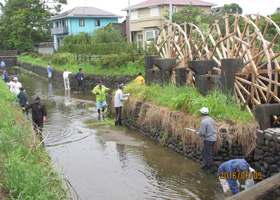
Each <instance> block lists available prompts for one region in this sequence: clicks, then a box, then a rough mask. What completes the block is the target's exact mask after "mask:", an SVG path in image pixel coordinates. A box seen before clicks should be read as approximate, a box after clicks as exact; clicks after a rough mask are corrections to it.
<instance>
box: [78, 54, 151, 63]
mask: <svg viewBox="0 0 280 200" xmlns="http://www.w3.org/2000/svg"><path fill="white" fill-rule="evenodd" d="M130 55H131V58H132V61H133V62H135V60H136V59H135V57H136V56H143V55H145V56H146V55H152V54H151V53H133V52H132V53H131V54H130ZM104 57H107V56H103V55H101V54H100V55H98V56H86V55H78V54H77V56H76V58H77V61H91V60H92V59H98V61H99V62H100V60H101V58H104Z"/></svg>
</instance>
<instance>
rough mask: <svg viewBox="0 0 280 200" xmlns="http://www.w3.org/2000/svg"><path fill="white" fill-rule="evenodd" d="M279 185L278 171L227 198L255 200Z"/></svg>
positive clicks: (230, 199) (279, 174) (231, 199)
mask: <svg viewBox="0 0 280 200" xmlns="http://www.w3.org/2000/svg"><path fill="white" fill-rule="evenodd" d="M278 187H280V173H278V174H275V175H274V176H272V177H270V178H267V179H265V180H263V181H261V182H259V183H257V184H256V185H254V186H253V187H251V188H249V189H247V190H244V191H242V192H240V193H238V194H236V195H234V196H232V197H230V198H229V199H228V200H241V199H242V200H243V199H246V200H256V199H261V198H263V197H265V196H266V195H267V194H268V193H270V192H273V191H275V190H276V189H278Z"/></svg>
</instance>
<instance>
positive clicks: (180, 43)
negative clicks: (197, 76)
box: [154, 23, 209, 85]
mask: <svg viewBox="0 0 280 200" xmlns="http://www.w3.org/2000/svg"><path fill="white" fill-rule="evenodd" d="M203 41H204V36H203V34H202V32H201V31H200V30H199V28H198V27H197V26H195V25H194V24H192V23H184V24H182V25H178V24H175V23H170V24H165V25H163V27H162V28H161V30H160V31H159V34H158V36H157V38H156V40H155V46H154V54H155V52H156V51H157V53H158V55H159V56H160V57H161V58H176V60H177V62H176V65H174V66H173V67H172V69H171V71H170V73H171V76H170V80H171V83H175V82H176V80H175V68H176V67H177V66H180V67H186V68H187V84H188V85H193V84H194V82H193V81H194V73H193V72H192V71H191V70H190V69H189V68H188V61H190V60H195V59H204V58H206V59H209V51H208V48H207V46H206V47H205V46H204V47H203V44H204V43H203Z"/></svg>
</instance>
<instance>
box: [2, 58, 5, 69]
mask: <svg viewBox="0 0 280 200" xmlns="http://www.w3.org/2000/svg"><path fill="white" fill-rule="evenodd" d="M5 65H6V64H5V62H4V60H3V59H2V60H1V67H2V69H3V70H4V67H5Z"/></svg>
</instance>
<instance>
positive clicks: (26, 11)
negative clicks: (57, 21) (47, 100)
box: [0, 0, 65, 52]
mask: <svg viewBox="0 0 280 200" xmlns="http://www.w3.org/2000/svg"><path fill="white" fill-rule="evenodd" d="M64 1H65V0H62V1H61V0H55V2H56V3H57V5H56V7H49V6H46V5H45V3H46V2H45V1H42V0H6V3H5V5H3V4H2V3H0V7H1V10H2V13H3V15H2V17H1V21H0V48H1V49H5V50H8V49H17V50H18V51H20V52H23V51H32V50H33V49H34V47H33V42H34V41H35V40H37V41H38V40H39V41H46V40H48V39H50V36H51V35H50V27H51V23H50V22H48V21H47V20H48V19H49V18H50V17H51V16H53V15H54V13H52V12H51V10H53V9H54V10H55V12H56V11H58V10H57V9H59V7H60V6H58V5H59V4H60V2H64Z"/></svg>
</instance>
